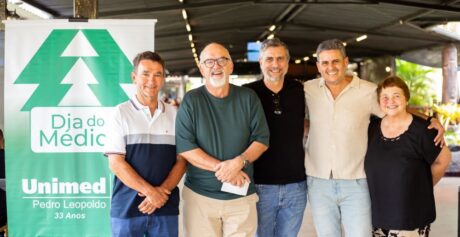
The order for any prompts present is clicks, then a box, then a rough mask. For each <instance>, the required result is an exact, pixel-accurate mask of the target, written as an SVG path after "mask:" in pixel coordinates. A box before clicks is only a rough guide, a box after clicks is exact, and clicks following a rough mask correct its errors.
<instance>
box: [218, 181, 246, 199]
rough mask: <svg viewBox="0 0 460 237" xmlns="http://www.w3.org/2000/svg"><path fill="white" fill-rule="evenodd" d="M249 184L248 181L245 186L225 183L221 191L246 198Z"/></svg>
mask: <svg viewBox="0 0 460 237" xmlns="http://www.w3.org/2000/svg"><path fill="white" fill-rule="evenodd" d="M248 188H249V182H248V181H246V182H245V183H244V184H243V186H241V187H240V186H236V185H233V184H231V183H223V184H222V188H221V189H220V190H221V191H223V192H227V193H233V194H237V195H241V196H246V195H247V194H248Z"/></svg>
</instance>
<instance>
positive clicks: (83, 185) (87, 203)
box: [22, 177, 107, 219]
mask: <svg viewBox="0 0 460 237" xmlns="http://www.w3.org/2000/svg"><path fill="white" fill-rule="evenodd" d="M106 181H107V180H106V178H104V177H101V178H100V179H99V181H97V182H94V183H91V182H60V181H59V180H58V178H52V179H51V182H40V181H38V180H37V179H30V180H29V179H23V180H22V191H23V192H24V193H25V194H27V195H31V196H32V195H33V196H35V195H37V196H42V195H44V194H45V195H56V197H57V198H56V199H49V200H41V199H38V198H37V199H33V200H32V207H33V208H41V209H57V210H60V211H59V212H55V214H54V219H85V218H86V213H84V211H85V209H99V208H106V207H107V204H106V202H105V201H101V200H93V199H92V200H77V201H75V200H71V199H65V198H63V199H59V197H64V196H62V195H69V194H71V195H78V194H84V195H91V194H93V195H97V196H99V195H103V194H107V191H106Z"/></svg>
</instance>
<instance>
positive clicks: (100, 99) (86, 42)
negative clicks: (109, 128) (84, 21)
mask: <svg viewBox="0 0 460 237" xmlns="http://www.w3.org/2000/svg"><path fill="white" fill-rule="evenodd" d="M131 70H132V65H131V63H130V62H129V60H128V58H127V57H126V56H125V54H124V53H123V52H122V51H121V49H120V47H119V46H118V45H117V43H116V42H115V40H114V39H113V38H112V36H111V35H110V33H109V32H108V31H107V30H100V29H85V30H74V29H61V30H53V31H52V32H51V33H50V35H49V36H48V38H47V39H46V40H45V41H44V43H43V44H42V45H41V46H40V48H39V49H38V51H37V52H36V53H35V55H34V56H33V57H32V59H31V60H30V62H29V63H28V64H27V65H26V67H25V68H24V70H23V71H22V72H21V74H20V75H19V77H18V79H17V80H16V81H15V84H38V86H37V88H36V89H35V91H34V92H33V93H32V95H31V96H30V98H29V100H28V101H27V102H26V103H25V105H24V106H23V107H22V109H21V111H30V110H31V109H32V108H34V107H57V106H72V105H74V106H75V105H77V106H105V107H113V106H115V105H117V104H119V103H121V102H123V101H126V100H127V99H128V98H127V95H126V93H125V92H124V90H123V88H122V87H121V86H120V84H129V83H131V79H130V73H131Z"/></svg>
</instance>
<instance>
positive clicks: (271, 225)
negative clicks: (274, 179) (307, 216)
mask: <svg viewBox="0 0 460 237" xmlns="http://www.w3.org/2000/svg"><path fill="white" fill-rule="evenodd" d="M255 186H256V192H257V195H259V202H258V203H257V222H258V223H257V224H258V227H257V236H258V237H272V236H279V237H290V236H292V237H295V236H297V233H298V232H299V229H300V226H301V225H302V219H303V214H304V210H305V206H306V205H307V184H306V182H305V181H302V182H299V183H290V184H285V185H267V184H256V185H255Z"/></svg>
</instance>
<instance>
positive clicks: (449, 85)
mask: <svg viewBox="0 0 460 237" xmlns="http://www.w3.org/2000/svg"><path fill="white" fill-rule="evenodd" d="M442 77H443V85H442V103H449V102H454V103H457V102H458V96H459V95H458V81H457V48H456V47H455V45H454V44H447V45H446V47H444V50H443V51H442Z"/></svg>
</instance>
